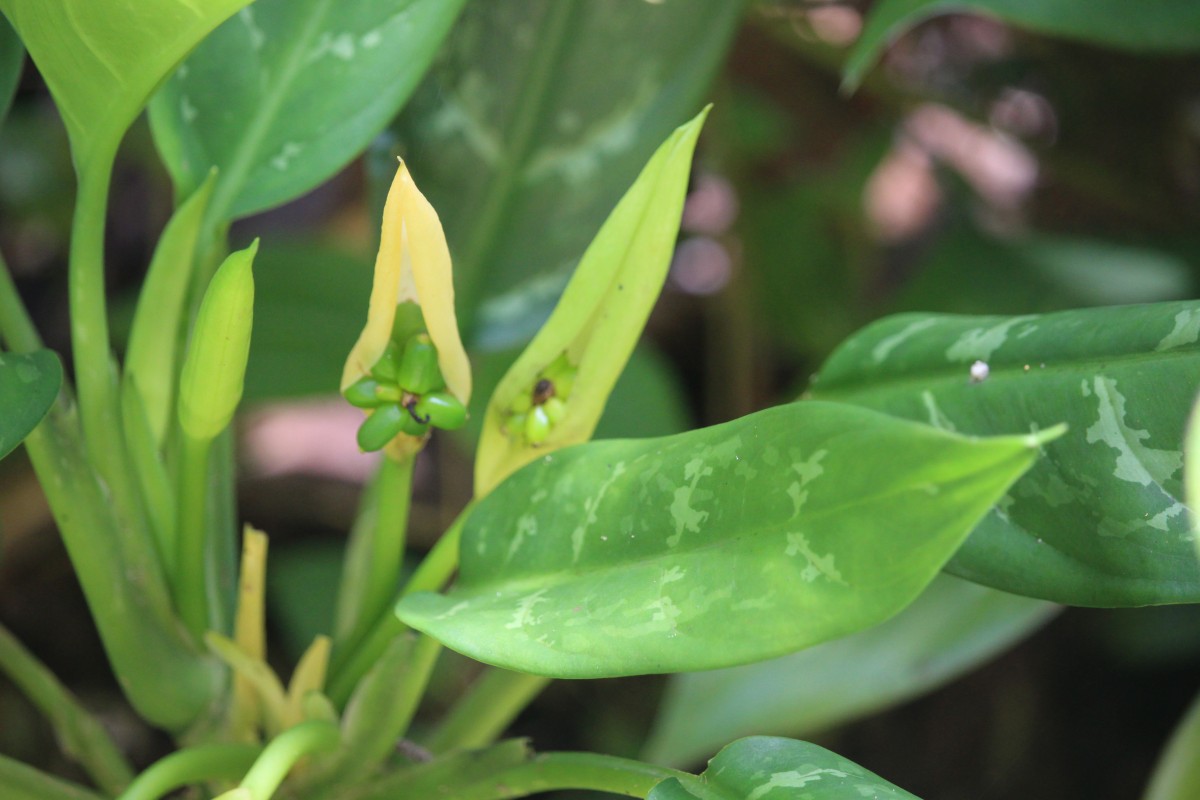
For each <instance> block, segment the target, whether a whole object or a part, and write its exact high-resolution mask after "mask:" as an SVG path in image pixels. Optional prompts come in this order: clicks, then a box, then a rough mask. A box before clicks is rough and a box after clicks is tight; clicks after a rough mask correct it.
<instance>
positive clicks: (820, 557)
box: [398, 403, 1053, 677]
mask: <svg viewBox="0 0 1200 800" xmlns="http://www.w3.org/2000/svg"><path fill="white" fill-rule="evenodd" d="M1051 435H1053V434H1051ZM1040 441H1041V438H1040V437H1036V436H1020V437H1006V438H997V439H992V440H968V439H964V438H961V437H957V436H953V435H947V434H945V433H943V432H940V431H937V430H935V429H933V428H930V427H928V426H923V425H912V424H908V423H904V422H901V421H899V420H895V419H892V418H889V417H886V416H883V415H880V414H874V413H871V412H865V413H864V412H863V411H862V410H860V409H856V408H853V407H851V406H844V405H837V404H827V403H802V404H792V405H788V406H781V407H778V408H773V409H768V410H766V411H762V412H759V413H757V414H753V415H751V416H748V417H743V418H742V419H740V420H736V421H734V422H730V423H726V424H724V425H719V426H716V427H712V428H706V429H703V430H699V431H692V432H689V433H684V434H679V435H677V436H671V437H666V438H662V439H642V440H615V441H605V442H593V443H591V444H587V445H583V446H578V447H573V448H567V449H565V450H561V451H557V452H555V453H553V454H552V455H549V456H546V457H544V458H543V459H541V460H539V461H537V462H535V463H534V464H532V465H530V466H528V467H526V468H525V469H523V470H521V471H519V472H517V473H515V474H514V475H513V476H512V477H510V478H509V479H508V480H506V481H505V482H504V483H503V484H501V485H500V486H499V487H497V488H496V489H495V490H494V491H493V492H492V493H491V494H490V495H489V496H488V497H486V498H484V500H483V501H482V502H480V503H479V505H478V506H476V508H475V510H474V512H473V513H472V514H471V516H470V517H469V518H468V519H467V521H466V524H465V528H464V533H463V540H462V548H461V567H460V571H459V579H458V582H457V584H456V585H455V587H454V589H453V590H452V591H451V592H450V593H449V594H448V595H446V596H443V595H435V594H429V593H424V594H414V595H410V596H409V597H408V598H407V599H406V600H404V601H403V602H401V603H400V605H399V607H398V612H399V614H400V617H401V618H402V619H403V620H404V621H405V622H406V623H408V624H409V625H411V626H413V627H415V628H418V629H420V630H422V631H425V632H426V633H429V634H431V635H433V636H435V637H436V638H438V639H440V640H441V641H443V642H444V643H445V644H446V645H448V646H449V647H451V648H453V649H455V650H459V651H460V652H463V653H466V654H467V655H469V656H471V657H472V658H475V659H478V660H480V661H485V662H488V663H493V664H496V665H499V666H502V667H507V668H510V669H515V670H520V671H524V672H531V673H537V674H544V675H551V676H560V677H600V676H612V675H630V674H639V673H652V672H675V671H681V670H694V669H709V668H714V667H722V666H731V665H735V664H741V663H747V662H750V661H756V660H761V659H764V658H769V657H772V656H777V655H782V654H784V653H790V652H793V651H795V650H798V649H800V648H802V647H807V646H810V645H813V644H817V643H819V642H822V641H825V640H828V639H832V638H836V637H838V636H844V635H846V634H848V633H851V632H853V631H856V630H860V629H862V628H865V627H868V626H870V625H874V624H876V623H878V622H881V621H882V620H884V619H886V618H888V617H890V616H891V615H893V614H895V613H896V612H897V611H899V610H900V609H901V608H903V607H904V606H905V605H907V604H908V603H909V602H911V601H912V599H913V598H914V597H916V595H917V594H919V593H920V591H921V590H922V589H923V588H924V587H925V586H926V584H928V583H929V581H930V580H932V579H933V577H934V575H935V574H936V573H937V571H938V570H939V569H940V568H941V567H942V565H943V564H944V563H945V561H946V560H947V559H948V558H949V557H950V555H951V554H952V553H953V552H954V550H955V549H956V548H957V547H958V546H959V544H960V543H961V541H962V540H963V538H965V536H966V534H967V533H968V532H969V530H970V529H971V528H972V527H973V526H974V524H975V523H976V521H978V519H979V518H980V517H981V516H982V515H983V514H984V513H985V512H986V510H987V509H988V508H989V507H990V506H991V504H992V503H994V502H995V500H996V499H997V498H999V497H1000V496H1001V495H1002V494H1003V492H1004V491H1005V489H1006V488H1007V487H1008V486H1009V485H1010V484H1011V483H1012V481H1014V480H1015V479H1016V478H1017V476H1019V475H1020V474H1021V473H1022V472H1024V471H1025V469H1027V468H1028V466H1029V465H1030V464H1031V463H1032V462H1033V460H1034V459H1035V458H1036V456H1037V449H1038V446H1039V442H1040Z"/></svg>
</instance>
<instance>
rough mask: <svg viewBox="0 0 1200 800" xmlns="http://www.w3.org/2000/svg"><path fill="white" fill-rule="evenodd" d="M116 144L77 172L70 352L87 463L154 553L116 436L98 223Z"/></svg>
mask: <svg viewBox="0 0 1200 800" xmlns="http://www.w3.org/2000/svg"><path fill="white" fill-rule="evenodd" d="M116 144H117V142H113V144H112V146H110V147H97V148H96V149H95V151H94V152H93V154H92V157H91V158H89V159H88V161H87V163H86V165H85V166H83V167H82V168H81V169H80V170H79V187H78V192H77V197H76V202H75V213H74V218H73V220H72V225H71V248H70V255H69V262H70V263H69V267H68V282H69V286H68V297H69V301H70V311H71V348H72V351H73V359H74V364H75V381H76V384H77V386H78V390H79V414H80V419H81V422H82V425H83V435H84V441H86V442H87V454H88V459H89V460H90V462H91V463H92V466H93V467H94V468H95V469H96V472H97V473H98V474H99V476H100V478H101V480H103V481H104V482H105V483H106V484H107V485H108V487H109V490H110V491H111V492H112V495H113V504H114V507H115V511H116V514H117V517H118V519H120V520H122V524H121V528H122V529H125V530H126V531H127V534H126V535H127V536H136V537H137V538H138V541H137V542H136V544H135V546H136V547H141V548H147V547H149V548H151V549H150V550H149V552H151V553H154V552H156V551H155V550H153V549H152V548H153V537H152V534H151V533H150V531H149V529H148V526H147V523H146V520H145V518H144V516H143V514H142V506H141V501H140V499H139V498H138V494H137V488H136V486H135V485H134V483H133V471H132V469H131V465H130V464H129V459H128V456H127V454H126V450H125V442H124V439H123V438H122V426H121V409H120V407H119V404H118V402H117V398H118V394H117V367H116V362H115V360H114V359H113V356H112V352H111V350H110V349H109V335H108V305H107V302H106V300H105V285H104V221H105V216H106V214H107V211H108V186H109V180H110V179H111V176H112V166H113V160H114V158H115V156H116Z"/></svg>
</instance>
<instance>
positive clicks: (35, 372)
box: [0, 350, 63, 458]
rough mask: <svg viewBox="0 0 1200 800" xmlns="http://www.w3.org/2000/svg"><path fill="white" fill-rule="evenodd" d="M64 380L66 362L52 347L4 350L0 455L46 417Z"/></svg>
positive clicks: (0, 376)
mask: <svg viewBox="0 0 1200 800" xmlns="http://www.w3.org/2000/svg"><path fill="white" fill-rule="evenodd" d="M62 381H63V373H62V364H60V363H59V361H58V356H56V355H55V354H54V353H52V352H51V351H49V350H38V351H36V352H33V353H19V354H18V353H3V352H0V458H4V457H5V456H6V455H8V454H9V453H11V452H12V451H13V448H15V447H16V446H17V445H19V444H20V443H21V442H22V441H24V440H25V437H26V436H28V435H29V432H30V431H32V430H33V429H34V428H36V427H37V425H38V423H39V422H41V421H42V418H43V417H45V416H46V412H48V411H49V410H50V406H52V405H54V398H56V397H58V390H59V388H60V387H61V386H62Z"/></svg>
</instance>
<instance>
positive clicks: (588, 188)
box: [385, 0, 743, 329]
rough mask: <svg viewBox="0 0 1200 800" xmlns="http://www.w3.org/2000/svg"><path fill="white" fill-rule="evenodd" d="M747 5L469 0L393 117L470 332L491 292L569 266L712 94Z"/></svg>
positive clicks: (704, 0)
mask: <svg viewBox="0 0 1200 800" xmlns="http://www.w3.org/2000/svg"><path fill="white" fill-rule="evenodd" d="M742 7H743V4H742V3H741V2H736V1H735V0H690V2H687V3H629V2H624V0H525V1H524V2H507V3H472V4H471V5H470V6H469V7H468V9H467V10H466V12H464V14H463V17H462V19H461V21H460V22H459V24H458V25H457V26H456V28H455V30H454V33H453V34H452V35H451V36H450V38H449V39H448V40H447V45H446V48H445V54H444V57H443V58H441V59H440V60H439V62H438V64H437V65H436V66H435V67H434V68H433V69H432V70H431V71H430V76H429V79H428V80H427V81H426V82H425V85H424V86H422V87H421V89H420V91H418V92H417V94H416V95H415V96H414V97H413V101H412V103H411V104H410V105H409V107H408V109H406V111H405V113H404V114H403V115H402V116H401V118H400V120H399V121H398V124H397V126H396V129H395V130H396V133H397V135H398V137H399V139H400V141H401V143H402V144H403V150H404V154H405V158H406V160H408V161H409V163H411V164H412V165H413V170H414V171H415V173H416V176H417V179H418V180H419V181H420V183H421V185H422V186H424V187H426V189H427V194H428V197H429V200H430V202H431V203H433V205H434V207H435V208H437V209H439V211H440V213H441V215H442V222H443V224H444V225H445V228H446V236H447V238H448V239H449V241H450V248H451V250H452V251H453V252H454V254H455V261H454V270H455V275H456V281H457V284H458V287H459V288H458V296H459V307H460V314H461V317H462V318H463V320H464V323H465V325H466V327H467V328H468V329H469V328H471V327H472V322H471V320H474V319H475V314H476V311H477V306H478V304H479V303H480V301H482V300H483V299H485V298H488V297H492V296H495V295H496V294H498V293H499V292H501V291H509V290H512V289H513V288H514V287H516V286H518V285H520V284H526V283H528V284H536V283H538V282H539V280H544V279H545V278H546V276H548V275H551V276H557V275H563V274H566V273H569V272H570V270H571V269H572V268H573V267H574V265H575V262H576V261H577V260H578V259H579V256H580V254H581V253H582V252H583V251H584V248H585V247H586V246H587V244H588V242H589V241H591V239H592V237H593V236H595V234H596V231H597V229H599V227H600V224H601V223H602V222H603V221H604V219H605V217H606V216H607V215H608V213H609V211H610V210H611V209H612V207H613V206H614V205H615V204H616V202H617V200H618V199H620V197H621V195H622V194H623V193H624V191H625V189H626V188H627V187H628V186H629V185H630V184H631V183H632V182H633V180H634V178H635V177H636V176H637V174H638V171H639V170H640V169H641V168H642V165H643V164H645V162H646V160H647V159H648V158H649V157H650V154H651V153H653V152H654V149H655V148H656V147H657V146H658V145H659V143H660V142H662V141H663V140H664V139H665V138H666V137H667V136H668V134H670V132H671V130H672V129H673V128H674V127H675V126H676V125H677V124H678V123H679V120H681V119H684V118H686V117H688V116H690V115H691V114H694V113H695V111H696V109H697V108H698V107H699V106H700V105H701V104H702V102H703V99H704V93H705V91H706V90H707V88H708V85H709V83H710V81H711V80H712V76H713V72H714V71H715V70H716V68H717V67H718V65H719V64H720V62H721V60H722V58H723V57H724V54H725V51H726V49H727V47H728V45H729V42H730V40H731V38H732V35H733V32H734V31H735V30H736V28H737V24H738V21H739V20H740V18H741V12H742ZM598 65H603V66H602V68H598ZM389 158H390V154H389ZM389 174H390V173H389ZM385 185H386V184H385ZM549 305H553V298H552V297H551V298H550V299H549ZM548 307H549V306H547V310H548Z"/></svg>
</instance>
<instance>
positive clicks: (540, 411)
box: [525, 406, 553, 444]
mask: <svg viewBox="0 0 1200 800" xmlns="http://www.w3.org/2000/svg"><path fill="white" fill-rule="evenodd" d="M551 427H553V426H552V425H551V424H550V418H549V417H548V416H546V409H545V408H543V407H542V406H534V407H533V409H532V410H531V411H530V412H529V414H528V415H527V416H526V417H525V438H526V439H528V440H529V443H530V444H541V443H542V442H544V441H546V437H547V436H549V435H550V428H551Z"/></svg>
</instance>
